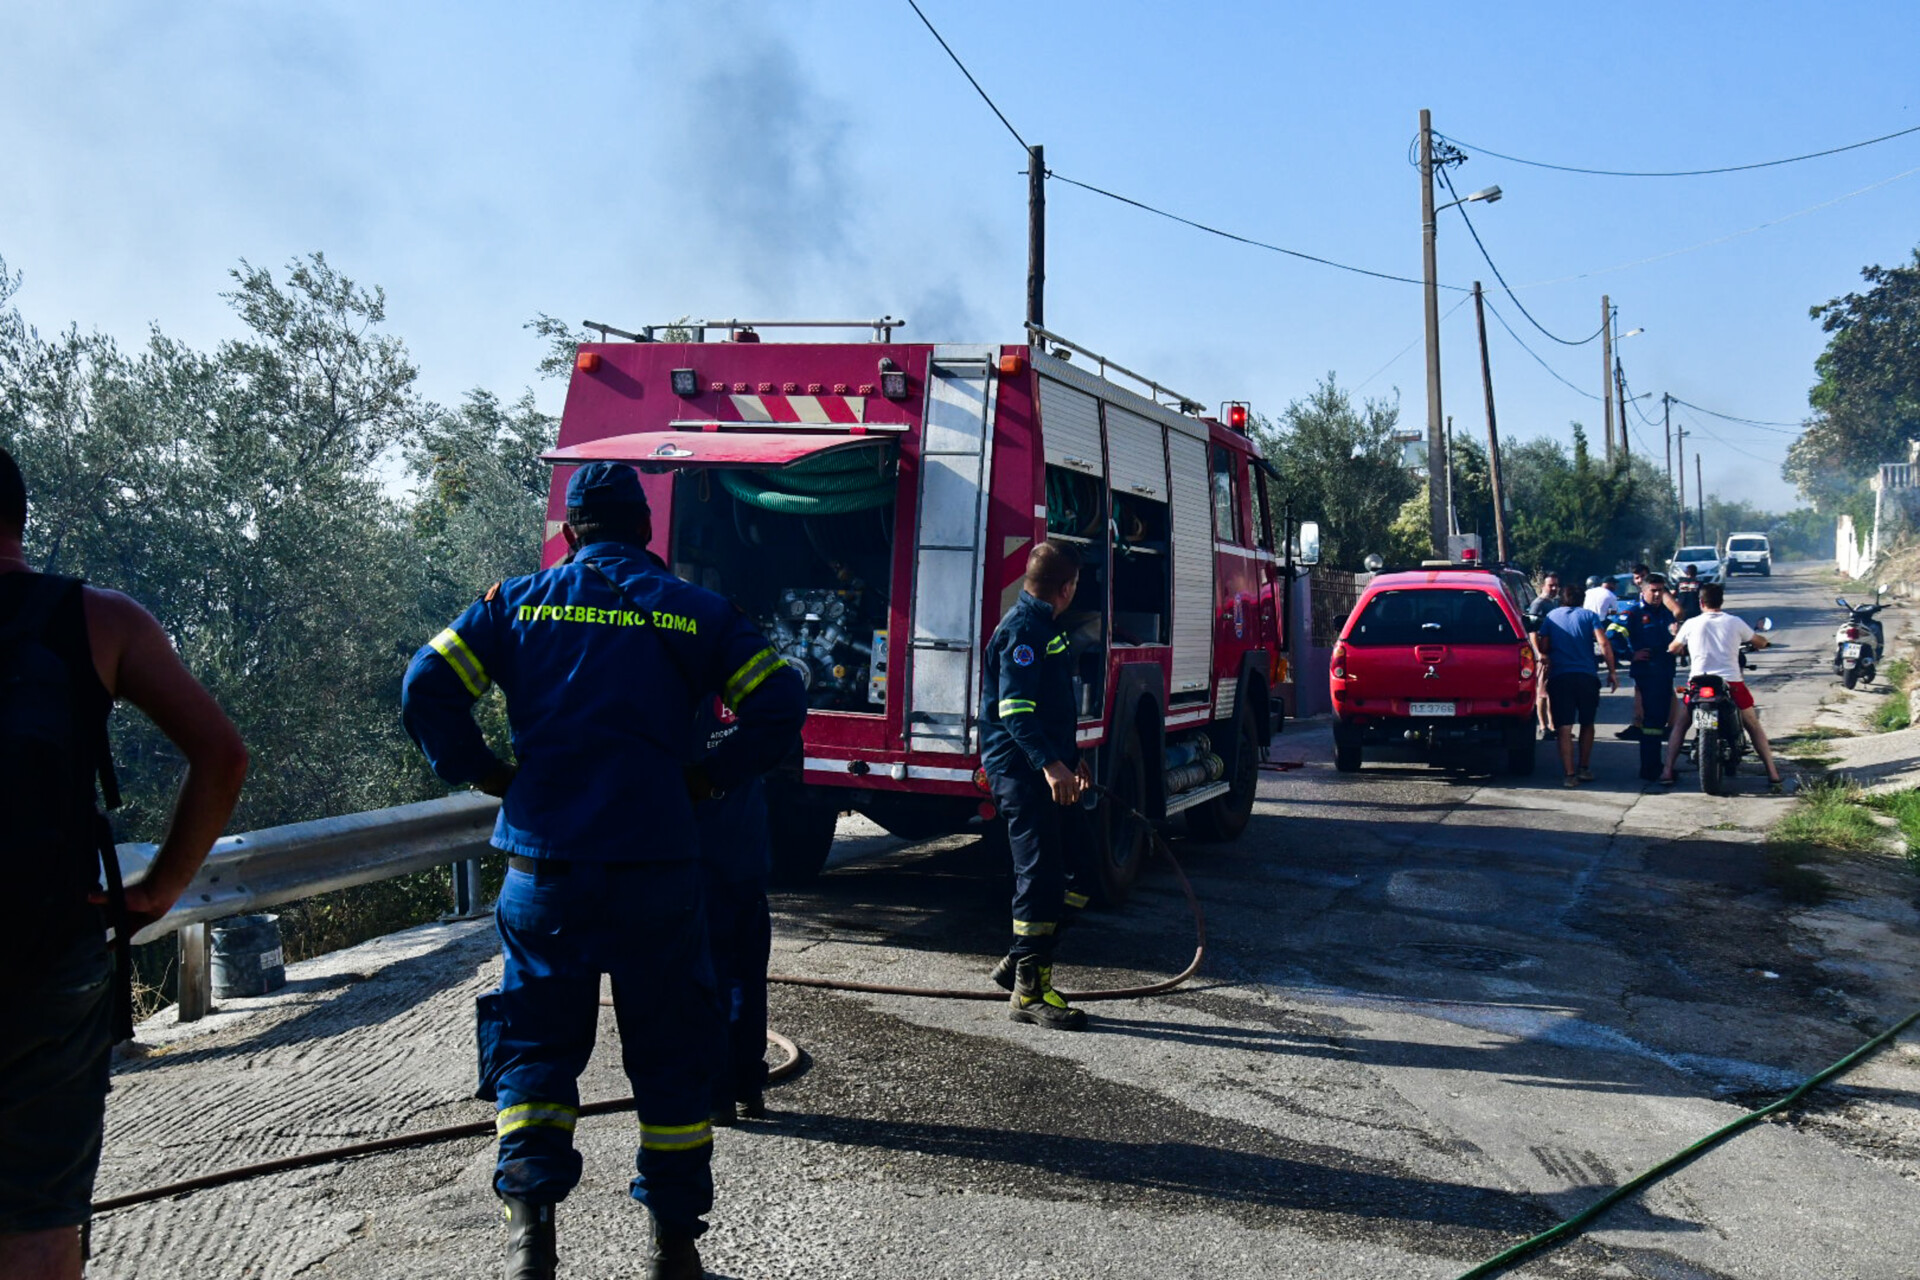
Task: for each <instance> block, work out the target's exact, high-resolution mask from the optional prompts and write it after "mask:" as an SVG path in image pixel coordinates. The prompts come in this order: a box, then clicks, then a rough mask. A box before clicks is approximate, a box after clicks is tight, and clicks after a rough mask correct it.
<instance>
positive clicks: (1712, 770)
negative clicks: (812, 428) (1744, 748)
mask: <svg viewBox="0 0 1920 1280" xmlns="http://www.w3.org/2000/svg"><path fill="white" fill-rule="evenodd" d="M1713 734H1714V736H1715V737H1718V736H1719V734H1720V730H1719V729H1717V728H1716V729H1714V730H1713ZM1693 739H1694V755H1695V756H1697V757H1698V759H1699V762H1700V790H1701V792H1702V794H1705V795H1710V796H1717V795H1720V794H1721V793H1722V792H1721V778H1720V769H1721V765H1722V763H1723V761H1722V757H1721V755H1720V744H1719V743H1718V742H1715V741H1713V740H1712V739H1711V738H1709V737H1707V734H1706V731H1705V730H1701V729H1695V730H1694V731H1693Z"/></svg>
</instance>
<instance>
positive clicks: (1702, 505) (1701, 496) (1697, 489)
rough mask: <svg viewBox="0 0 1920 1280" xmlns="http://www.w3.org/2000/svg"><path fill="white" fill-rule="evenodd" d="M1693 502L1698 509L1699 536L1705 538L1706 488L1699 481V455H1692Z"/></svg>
mask: <svg viewBox="0 0 1920 1280" xmlns="http://www.w3.org/2000/svg"><path fill="white" fill-rule="evenodd" d="M1693 501H1694V505H1695V506H1697V507H1698V508H1699V509H1700V536H1701V537H1703V538H1704V537H1706V536H1707V486H1706V483H1705V482H1704V481H1702V480H1701V479H1700V455H1699V454H1697V453H1696V454H1694V455H1693Z"/></svg>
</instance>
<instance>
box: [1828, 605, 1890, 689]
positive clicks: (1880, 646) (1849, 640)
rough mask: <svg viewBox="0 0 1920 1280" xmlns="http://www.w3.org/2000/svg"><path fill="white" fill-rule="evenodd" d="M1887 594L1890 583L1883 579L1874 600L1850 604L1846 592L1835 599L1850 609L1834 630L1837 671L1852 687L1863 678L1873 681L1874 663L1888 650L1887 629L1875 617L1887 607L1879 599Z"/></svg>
mask: <svg viewBox="0 0 1920 1280" xmlns="http://www.w3.org/2000/svg"><path fill="white" fill-rule="evenodd" d="M1885 594H1887V584H1886V583H1884V582H1883V583H1881V584H1880V590H1879V591H1877V592H1875V593H1874V602H1873V603H1872V604H1848V603H1847V598H1846V597H1845V596H1837V597H1835V598H1834V603H1835V604H1837V605H1839V606H1840V607H1841V608H1842V609H1845V610H1846V611H1847V620H1846V621H1845V622H1843V623H1841V624H1840V629H1839V630H1837V631H1835V632H1834V633H1833V674H1835V675H1837V676H1839V677H1840V683H1842V684H1844V685H1845V686H1846V687H1847V688H1849V689H1851V688H1853V686H1854V685H1856V684H1858V683H1859V682H1860V681H1862V680H1865V681H1866V682H1867V683H1868V684H1872V683H1873V672H1874V663H1875V662H1876V661H1878V659H1879V656H1880V654H1882V653H1884V652H1885V651H1886V632H1885V631H1884V630H1883V629H1882V628H1881V625H1880V622H1879V620H1878V619H1876V618H1875V617H1874V615H1875V614H1877V613H1879V612H1880V611H1881V610H1882V609H1884V608H1886V607H1887V606H1886V605H1884V604H1882V603H1880V599H1879V597H1881V596H1883V595H1885Z"/></svg>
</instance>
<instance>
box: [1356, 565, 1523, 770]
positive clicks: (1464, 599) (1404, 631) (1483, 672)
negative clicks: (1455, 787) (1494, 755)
mask: <svg viewBox="0 0 1920 1280" xmlns="http://www.w3.org/2000/svg"><path fill="white" fill-rule="evenodd" d="M1526 590H1527V583H1526V578H1525V576H1524V575H1522V574H1520V573H1519V572H1517V571H1515V570H1511V569H1498V568H1491V567H1487V568H1482V567H1479V566H1475V565H1456V564H1452V563H1449V562H1440V563H1437V564H1436V563H1433V562H1429V563H1428V564H1427V565H1426V566H1424V567H1422V568H1420V569H1415V570H1406V571H1401V572H1393V573H1382V574H1378V575H1376V576H1375V577H1374V579H1373V581H1371V582H1369V583H1368V584H1367V586H1366V588H1365V589H1364V590H1362V591H1361V593H1360V599H1359V601H1358V602H1357V603H1356V604H1355V605H1354V609H1353V612H1352V614H1350V615H1349V616H1348V618H1347V622H1346V625H1345V627H1344V628H1342V630H1341V633H1340V639H1339V642H1338V643H1337V644H1335V645H1334V647H1333V660H1332V667H1331V672H1330V676H1331V684H1332V692H1333V715H1334V722H1333V755H1334V766H1335V767H1336V768H1337V769H1339V770H1340V771H1341V772H1342V773H1353V772H1355V771H1357V770H1358V769H1359V768H1360V762H1361V756H1362V753H1363V752H1364V751H1365V750H1366V749H1367V748H1369V747H1385V746H1388V745H1392V746H1393V747H1395V748H1397V749H1399V750H1402V751H1404V750H1406V749H1408V748H1412V749H1414V750H1415V751H1417V752H1419V753H1421V754H1424V755H1426V756H1428V757H1433V756H1439V755H1443V754H1447V753H1451V752H1458V751H1463V750H1474V749H1480V750H1484V749H1487V748H1493V749H1495V750H1497V751H1499V752H1500V753H1501V756H1502V763H1503V764H1504V766H1505V770H1506V772H1508V773H1513V774H1523V775H1524V774H1530V773H1532V772H1533V759H1534V746H1535V735H1534V713H1533V706H1534V690H1535V683H1536V679H1537V672H1536V669H1535V660H1534V650H1533V644H1532V642H1531V640H1530V638H1529V636H1528V634H1527V630H1528V629H1527V626H1526V621H1525V618H1526V606H1525V604H1524V603H1523V600H1522V593H1523V592H1525V591H1526Z"/></svg>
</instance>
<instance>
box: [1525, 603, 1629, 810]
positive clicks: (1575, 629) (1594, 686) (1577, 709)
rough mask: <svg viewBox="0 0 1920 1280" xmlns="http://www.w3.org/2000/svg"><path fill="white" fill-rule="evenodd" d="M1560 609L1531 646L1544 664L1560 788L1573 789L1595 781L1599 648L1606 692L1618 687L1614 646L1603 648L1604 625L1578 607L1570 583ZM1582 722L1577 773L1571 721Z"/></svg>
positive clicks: (1543, 624)
mask: <svg viewBox="0 0 1920 1280" xmlns="http://www.w3.org/2000/svg"><path fill="white" fill-rule="evenodd" d="M1560 600H1561V604H1560V607H1559V608H1558V609H1555V610H1554V611H1553V612H1552V613H1549V614H1548V615H1547V616H1546V617H1544V618H1542V619H1541V620H1540V630H1539V631H1538V632H1537V633H1535V643H1536V644H1538V645H1539V647H1540V649H1541V650H1542V656H1543V657H1545V658H1546V660H1547V712H1548V714H1549V715H1550V716H1551V717H1552V719H1553V724H1554V729H1555V733H1556V736H1558V738H1559V740H1560V767H1561V770H1562V771H1563V772H1564V773H1565V775H1566V776H1565V777H1564V778H1562V779H1561V785H1562V786H1567V787H1577V786H1579V785H1580V784H1581V783H1582V782H1592V781H1593V768H1592V765H1593V722H1594V719H1595V717H1596V716H1598V714H1599V711H1600V665H1599V663H1598V662H1596V661H1595V660H1594V656H1593V655H1594V649H1595V647H1596V646H1597V647H1598V648H1599V650H1600V652H1601V653H1602V654H1603V655H1605V657H1606V660H1607V688H1608V689H1609V690H1612V689H1618V688H1619V687H1620V678H1619V675H1618V673H1617V672H1616V671H1615V669H1614V665H1613V646H1612V645H1611V644H1608V643H1607V637H1606V631H1605V628H1606V625H1607V624H1606V620H1605V619H1603V618H1602V617H1601V616H1600V615H1599V614H1597V613H1595V612H1594V611H1593V610H1591V609H1587V608H1584V607H1582V606H1581V604H1580V588H1579V587H1577V586H1575V585H1574V584H1573V583H1571V582H1568V583H1566V584H1564V585H1563V586H1562V587H1561V589H1560ZM1576 718H1577V719H1578V720H1579V722H1580V765H1579V769H1578V771H1577V772H1576V770H1575V768H1574V753H1573V722H1574V720H1575V719H1576Z"/></svg>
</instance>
